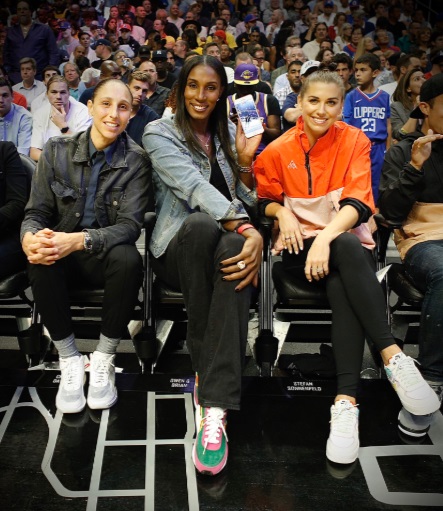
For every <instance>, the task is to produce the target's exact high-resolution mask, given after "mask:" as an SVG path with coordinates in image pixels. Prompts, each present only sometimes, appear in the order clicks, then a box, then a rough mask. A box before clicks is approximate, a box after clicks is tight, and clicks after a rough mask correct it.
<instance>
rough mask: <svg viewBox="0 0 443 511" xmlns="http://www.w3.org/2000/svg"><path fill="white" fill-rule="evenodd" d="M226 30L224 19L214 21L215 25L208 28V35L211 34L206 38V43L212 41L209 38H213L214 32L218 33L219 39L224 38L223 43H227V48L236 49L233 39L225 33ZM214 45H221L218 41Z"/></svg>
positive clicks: (228, 33) (229, 34)
mask: <svg viewBox="0 0 443 511" xmlns="http://www.w3.org/2000/svg"><path fill="white" fill-rule="evenodd" d="M227 28H228V22H227V21H226V20H225V19H224V18H217V19H216V20H215V23H214V25H213V26H212V27H211V28H210V30H209V33H210V34H211V35H210V36H209V37H208V38H207V40H206V41H207V42H208V43H209V42H211V41H213V40H214V39H213V38H211V36H212V37H213V36H214V35H215V34H216V32H219V34H218V36H219V37H220V38H222V37H223V38H224V42H225V43H227V44H228V45H229V48H232V49H234V48H237V43H236V42H235V37H234V36H233V35H232V34H231V33H230V32H228V31H227ZM215 42H216V43H219V44H222V42H219V41H215Z"/></svg>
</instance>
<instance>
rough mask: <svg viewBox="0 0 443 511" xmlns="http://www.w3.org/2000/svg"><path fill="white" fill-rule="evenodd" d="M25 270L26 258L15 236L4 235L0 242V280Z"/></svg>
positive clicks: (17, 237)
mask: <svg viewBox="0 0 443 511" xmlns="http://www.w3.org/2000/svg"><path fill="white" fill-rule="evenodd" d="M25 269H26V256H25V253H24V252H23V249H22V245H21V243H20V239H19V236H18V234H17V235H6V236H5V237H4V238H3V239H1V240H0V279H4V278H6V277H9V276H10V275H13V274H14V273H17V272H19V271H21V270H25Z"/></svg>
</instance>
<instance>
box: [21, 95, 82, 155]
mask: <svg viewBox="0 0 443 511" xmlns="http://www.w3.org/2000/svg"><path fill="white" fill-rule="evenodd" d="M50 113H51V103H49V101H48V102H47V103H46V104H44V105H43V106H41V107H40V108H39V109H38V110H37V111H35V112H33V115H32V117H33V122H32V138H31V147H35V148H36V149H43V146H44V145H45V143H46V142H47V141H48V140H49V139H50V138H51V137H60V136H62V133H61V131H60V129H59V128H58V127H57V126H56V125H55V124H54V123H53V122H52V121H51V119H50V118H49V117H50ZM66 122H67V124H68V126H69V130H70V131H71V133H70V135H72V133H79V132H81V131H85V130H86V129H87V128H89V126H90V125H91V122H92V119H91V117H90V116H89V112H88V109H87V107H86V106H85V105H83V103H79V102H78V101H76V100H75V99H74V98H72V97H70V98H69V112H68V115H67V116H66Z"/></svg>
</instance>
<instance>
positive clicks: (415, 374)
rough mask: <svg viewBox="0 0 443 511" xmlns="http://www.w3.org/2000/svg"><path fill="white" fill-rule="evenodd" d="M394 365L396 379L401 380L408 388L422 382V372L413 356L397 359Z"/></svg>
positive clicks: (393, 371)
mask: <svg viewBox="0 0 443 511" xmlns="http://www.w3.org/2000/svg"><path fill="white" fill-rule="evenodd" d="M392 365H393V370H392V373H393V376H394V379H395V380H397V381H399V382H401V384H402V385H403V386H404V387H406V388H407V389H411V388H412V387H414V386H416V385H418V384H420V383H421V378H420V373H419V371H418V370H417V367H416V366H415V363H414V361H413V360H412V358H410V357H407V358H402V359H400V360H398V361H397V360H396V361H394V362H393V364H392Z"/></svg>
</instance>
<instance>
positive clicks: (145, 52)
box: [138, 45, 151, 58]
mask: <svg viewBox="0 0 443 511" xmlns="http://www.w3.org/2000/svg"><path fill="white" fill-rule="evenodd" d="M138 56H139V57H148V58H149V57H150V56H151V50H150V49H149V46H146V45H143V46H140V48H139V49H138Z"/></svg>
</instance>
